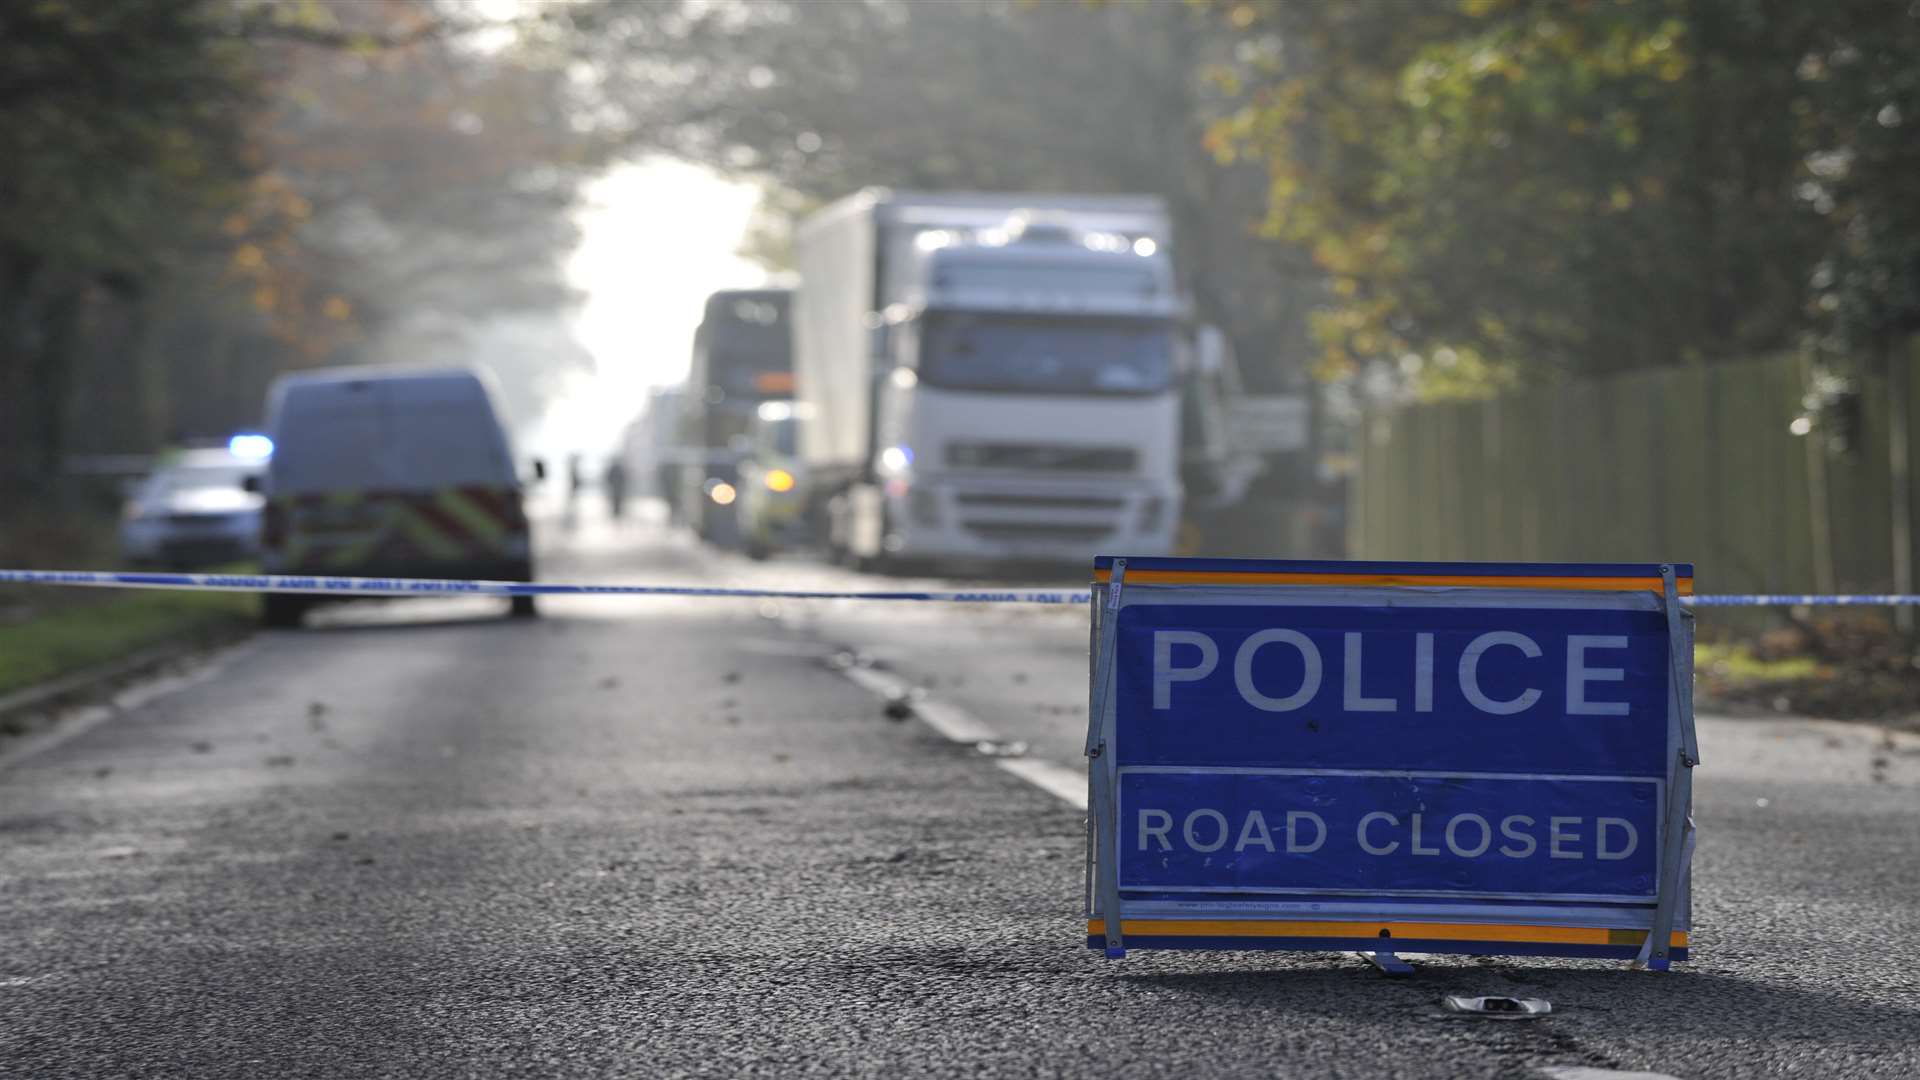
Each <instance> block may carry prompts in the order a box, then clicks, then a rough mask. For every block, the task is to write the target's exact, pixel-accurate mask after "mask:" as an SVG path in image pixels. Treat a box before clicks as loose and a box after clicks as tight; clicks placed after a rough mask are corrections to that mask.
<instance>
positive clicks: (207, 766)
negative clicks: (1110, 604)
mask: <svg viewBox="0 0 1920 1080" xmlns="http://www.w3.org/2000/svg"><path fill="white" fill-rule="evenodd" d="M555 544H556V548H557V550H556V551H555V552H554V553H553V554H552V556H551V557H550V558H549V561H548V565H547V568H546V571H547V573H548V575H549V576H552V577H556V578H557V577H565V578H569V579H599V580H625V581H643V582H668V581H679V582H695V581H697V582H700V583H704V584H714V583H724V584H755V583H759V584H769V585H785V586H814V585H826V584H834V585H850V584H871V583H870V582H866V581H865V580H864V579H858V578H855V577H854V576H853V575H851V574H849V573H846V572H843V571H839V570H833V569H829V568H824V567H819V566H815V565H812V564H808V563H804V562H776V563H772V564H766V565H756V564H752V563H748V562H746V561H745V560H742V559H739V558H737V557H734V556H727V555H716V554H713V553H711V552H706V551H703V550H700V549H698V548H695V547H693V546H692V545H691V544H690V543H688V542H687V541H686V540H684V539H682V538H676V537H673V536H670V535H667V534H665V533H663V532H662V531H660V530H658V529H648V528H643V527H630V528H628V529H626V530H624V531H614V530H612V529H610V528H607V527H605V526H594V527H591V528H587V529H584V530H583V531H582V532H580V533H577V534H574V535H573V536H572V537H570V538H564V539H563V538H558V537H557V538H556V540H555ZM894 584H895V585H897V584H898V583H894ZM545 611H546V617H545V618H543V619H541V620H539V621H537V622H533V623H522V622H511V621H508V620H505V619H502V618H500V617H499V611H498V606H497V603H496V602H490V601H484V600H466V599H454V600H419V601H410V602H404V603H391V604H366V605H363V606H358V607H347V608H341V609H338V610H337V611H334V612H330V613H328V614H327V615H326V616H324V617H323V618H322V619H321V620H319V622H320V625H316V626H314V627H312V628H310V629H308V630H304V631H297V632H275V633H271V634H265V635H262V636H260V637H258V638H256V639H254V640H253V641H251V642H249V643H248V644H245V645H242V646H240V647H239V648H238V649H236V650H233V651H231V652H229V653H227V654H224V655H223V656H221V657H219V658H218V659H217V660H216V661H215V662H214V663H212V664H210V665H208V666H206V667H204V668H202V669H200V670H199V672H198V673H197V674H196V675H195V676H192V677H189V678H186V679H182V680H177V681H176V682H175V683H174V684H170V685H163V686H160V687H157V688H154V689H152V690H150V691H147V692H144V693H141V694H137V695H134V696H133V697H130V698H129V699H128V700H127V701H126V702H125V706H126V707H124V708H122V709H120V710H118V711H115V712H112V713H105V712H102V713H96V714H94V715H91V716H82V717H80V718H78V719H77V721H76V722H74V723H71V724H68V725H66V726H65V727H64V728H62V729H60V730H59V731H58V732H57V733H56V737H55V738H54V739H52V740H47V741H43V742H41V743H37V744H34V745H29V746H24V747H20V746H16V747H14V748H12V749H7V748H4V747H0V754H4V755H6V756H5V757H0V1076H7V1077H35V1078H38V1077H64V1076H76V1077H79V1076H84V1077H107V1076H142V1077H145V1076H187V1077H221V1076H406V1077H435V1076H505V1075H528V1076H640V1077H650V1076H681V1075H687V1076H742V1075H761V1076H777V1077H787V1076H810V1075H817V1076H886V1077H895V1076H919V1075H940V1076H952V1075H983V1076H1096V1077H1134V1076H1169V1077H1206V1076H1300V1077H1330V1076H1367V1077H1372V1076H1392V1077H1447V1078H1456V1077H1495V1076H1515V1077H1519V1076H1542V1075H1552V1074H1551V1073H1549V1072H1547V1071H1546V1070H1551V1069H1578V1068H1583V1067H1584V1068H1589V1069H1601V1070H1625V1071H1646V1072H1653V1073H1659V1074H1666V1075H1670V1076H1675V1077H1682V1078H1706V1077H1757V1076H1847V1077H1852V1076H1874V1077H1912V1076H1916V1075H1920V975H1916V974H1915V969H1914V967H1913V961H1912V954H1913V948H1914V943H1915V942H1916V941H1920V750H1917V749H1916V747H1915V745H1914V744H1913V743H1912V742H1910V741H1905V740H1890V739H1888V738H1887V737H1885V736H1883V735H1882V734H1881V733H1880V732H1879V731H1877V730H1875V729H1871V728H1866V727H1858V726H1845V725H1836V724H1821V723H1814V722H1808V721H1793V720H1769V721H1739V720H1727V719H1715V718H1706V719H1704V720H1703V722H1702V748H1703V756H1704V757H1705V758H1706V759H1707V763H1706V765H1705V766H1703V767H1702V768H1701V769H1700V770H1699V773H1698V789H1697V818H1698V821H1699V824H1700V830H1701V842H1700V846H1699V851H1698V855H1697V857H1696V861H1695V881H1696V901H1695V925H1696V930H1695V934H1694V939H1693V948H1694V955H1695V956H1696V959H1695V960H1694V961H1692V962H1691V963H1688V964H1685V965H1682V966H1681V970H1680V971H1678V972H1676V973H1674V974H1670V975H1664V976H1663V975H1652V974H1647V973H1632V972H1628V971H1625V970H1623V965H1621V964H1618V963H1600V962H1577V961H1563V960H1515V961H1506V960H1473V959H1465V958H1445V957H1434V958H1430V959H1428V960H1427V961H1425V962H1424V963H1423V964H1422V966H1421V970H1420V971H1419V973H1418V974H1416V975H1415V976H1413V977H1412V978H1409V979H1404V980H1388V979H1385V978H1382V977H1379V976H1377V975H1375V974H1373V973H1372V972H1371V971H1370V969H1368V968H1366V967H1365V966H1364V965H1363V964H1361V963H1360V962H1359V961H1357V960H1354V959H1351V958H1348V957H1343V956H1340V955H1337V954H1278V953H1270V954H1222V953H1178V954H1174V953H1135V954H1134V955H1132V956H1130V957H1129V958H1128V959H1126V960H1124V961H1119V962H1110V961H1106V960H1103V959H1101V958H1099V957H1098V956H1097V955H1096V954H1093V953H1091V952H1089V951H1088V950H1087V949H1086V948H1085V947H1084V945H1083V943H1082V924H1081V922H1080V919H1081V902H1082V892H1081V890H1082V870H1083V866H1082V858H1083V854H1082V831H1081V830H1082V812H1081V811H1080V810H1079V809H1077V808H1076V807H1075V806H1074V805H1073V804H1072V800H1073V799H1074V798H1075V797H1076V794H1077V793H1076V792H1075V790H1074V786H1075V785H1074V782H1073V778H1074V777H1076V776H1081V775H1083V773H1082V763H1081V762H1080V760H1079V757H1078V754H1079V749H1080V746H1079V743H1080V739H1081V736H1082V732H1083V730H1084V722H1085V720H1084V717H1085V712H1084V700H1085V687H1086V655H1085V649H1086V629H1085V623H1084V613H1083V612H1081V611H1079V610H1053V611H1049V610H1043V609H1014V608H998V607H981V608H961V607H955V606H941V607H935V606H932V605H921V606H905V605H901V606H886V607H882V606H862V605H859V604H853V603H845V602H817V603H795V602H780V603H761V602H755V601H736V600H727V601H711V600H663V599H625V598H579V599H569V600H564V601H552V602H549V603H547V606H546V608H545ZM890 692H907V693H909V694H910V695H912V697H913V699H914V703H915V705H916V708H917V710H918V713H919V716H916V717H911V718H907V719H891V718H889V717H888V716H887V715H886V714H885V710H884V709H883V708H882V700H881V697H880V696H879V695H882V694H886V693H890ZM969 725H971V726H969ZM983 734H986V735H990V736H991V737H992V740H993V741H992V742H991V743H990V745H989V747H988V748H989V749H990V750H993V751H995V753H992V754H988V753H982V752H980V751H979V750H977V749H975V748H974V747H973V746H972V745H971V744H972V743H974V742H978V741H980V737H981V736H982V735H983ZM956 739H958V740H962V741H956ZM1023 746H1024V750H1025V753H1024V755H1020V756H1015V755H1019V754H1020V751H1021V749H1022V747H1023ZM1063 778H1064V779H1063ZM1082 793H1083V792H1082ZM1448 993H1466V994H1501V995H1509V996H1525V997H1542V998H1546V999H1548V1000H1549V1001H1551V1002H1552V1004H1553V1006H1554V1009H1555V1013H1554V1015H1553V1016H1552V1017H1550V1018H1547V1019H1544V1020H1539V1021H1529V1022H1491V1021H1479V1020H1470V1019H1448V1018H1445V1017H1444V1015H1443V1013H1442V1012H1441V1010H1440V1007H1439V1004H1440V1000H1441V998H1442V996H1443V995H1445V994H1448ZM1560 1075H1565V1076H1577V1075H1582V1074H1580V1073H1562V1074H1560ZM1588 1075H1600V1074H1588Z"/></svg>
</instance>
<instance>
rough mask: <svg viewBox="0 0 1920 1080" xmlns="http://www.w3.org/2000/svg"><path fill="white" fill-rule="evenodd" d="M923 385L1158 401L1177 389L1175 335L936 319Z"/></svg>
mask: <svg viewBox="0 0 1920 1080" xmlns="http://www.w3.org/2000/svg"><path fill="white" fill-rule="evenodd" d="M920 377H921V378H922V379H924V380H926V381H927V382H928V383H930V384H932V385H934V386H940V387H945V388H947V389H951V390H988V391H1000V392H1004V393H1036V394H1157V393H1161V392H1163V391H1165V390H1166V389H1167V387H1168V386H1169V385H1170V384H1171V383H1172V381H1173V330H1172V328H1171V327H1170V326H1168V325H1167V324H1166V323H1164V322H1160V321H1157V320H1154V321H1148V320H1125V321H1116V320H1112V319H1086V318H1057V317H1036V316H1013V315H957V314H940V315H931V316H929V317H928V318H927V322H926V327H925V330H924V331H923V333H922V338H921V347H920Z"/></svg>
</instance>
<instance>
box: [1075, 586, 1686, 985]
mask: <svg viewBox="0 0 1920 1080" xmlns="http://www.w3.org/2000/svg"><path fill="white" fill-rule="evenodd" d="M1096 577H1097V578H1100V579H1103V580H1104V581H1105V583H1106V585H1107V588H1106V589H1105V590H1104V591H1101V592H1100V593H1099V594H1098V596H1097V599H1096V608H1097V610H1096V620H1097V629H1098V631H1099V634H1098V647H1097V649H1096V655H1095V658H1094V660H1095V666H1096V670H1095V678H1094V698H1095V705H1096V710H1095V714H1094V716H1093V722H1092V724H1091V726H1090V730H1089V735H1088V750H1089V754H1090V755H1091V756H1092V758H1093V762H1092V782H1093V788H1094V795H1095V806H1094V811H1095V812H1094V815H1093V818H1092V821H1091V828H1092V830H1093V838H1094V839H1095V840H1096V841H1097V842H1098V843H1097V848H1096V850H1095V852H1094V859H1093V862H1094V865H1095V867H1096V870H1097V876H1098V882H1097V884H1098V886H1099V887H1098V888H1097V889H1090V893H1092V894H1093V895H1095V896H1096V897H1097V899H1098V901H1099V902H1098V903H1097V904H1096V905H1093V908H1094V910H1090V911H1089V920H1090V921H1089V944H1092V945H1095V946H1096V947H1103V948H1106V949H1107V950H1108V951H1109V953H1110V954H1117V953H1118V952H1119V950H1121V949H1124V948H1125V947H1126V946H1128V945H1133V946H1135V947H1142V946H1144V947H1196V946H1197V947H1209V948H1218V947H1253V948H1330V947H1331V948H1358V947H1366V948H1373V949H1381V948H1382V947H1381V945H1380V942H1379V940H1378V939H1380V938H1381V937H1383V936H1385V937H1390V938H1392V939H1393V947H1395V948H1399V949H1406V950H1419V951H1428V952H1433V951H1462V952H1488V953H1491V952H1520V953H1549V954H1561V955H1580V956H1626V957H1640V958H1643V959H1647V960H1649V962H1650V963H1652V964H1653V966H1664V962H1665V961H1666V960H1667V959H1668V958H1669V956H1672V957H1675V958H1684V955H1685V952H1684V943H1685V934H1684V923H1685V906H1686V905H1685V873H1686V867H1685V862H1686V860H1685V847H1686V845H1687V833H1686V829H1685V818H1686V807H1687V800H1688V799H1689V798H1690V786H1689V785H1688V784H1687V783H1686V775H1685V774H1686V770H1687V769H1688V768H1690V767H1691V764H1692V762H1693V759H1694V758H1695V757H1697V754H1695V753H1694V751H1693V749H1692V734H1691V709H1690V704H1689V700H1688V698H1689V686H1688V685H1687V684H1688V683H1689V682H1690V678H1691V656H1690V644H1689V642H1690V634H1688V633H1687V631H1686V629H1685V625H1686V624H1685V623H1684V622H1683V621H1682V612H1681V611H1680V609H1679V605H1678V597H1679V596H1680V595H1681V594H1684V593H1686V592H1688V591H1690V589H1691V577H1692V575H1691V568H1689V567H1686V566H1678V567H1659V566H1642V565H1600V566H1592V565H1578V566H1569V565H1557V564H1555V565H1540V564H1523V565H1504V566H1486V565H1480V564H1426V563H1419V564H1379V563H1292V562H1286V563H1275V562H1258V563H1249V562H1240V561H1221V560H1190V559H1134V560H1124V559H1103V560H1101V561H1100V562H1099V563H1098V564H1097V566H1096ZM1116 909H1117V910H1119V911H1120V912H1122V914H1123V918H1122V919H1120V920H1118V922H1119V923H1120V924H1121V925H1114V922H1112V921H1109V920H1108V919H1107V918H1106V917H1105V913H1106V912H1109V911H1113V910H1116ZM1675 926H1679V927H1681V930H1682V932H1681V933H1679V934H1674V933H1673V928H1674V927H1675ZM1662 930H1664V931H1665V932H1664V933H1661V932H1659V931H1662ZM1662 944H1664V945H1665V946H1666V947H1665V948H1659V947H1657V946H1659V945H1662Z"/></svg>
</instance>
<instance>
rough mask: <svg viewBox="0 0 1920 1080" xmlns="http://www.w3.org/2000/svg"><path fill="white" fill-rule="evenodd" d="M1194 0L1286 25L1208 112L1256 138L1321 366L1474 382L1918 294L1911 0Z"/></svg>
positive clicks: (1594, 363) (1273, 227)
mask: <svg viewBox="0 0 1920 1080" xmlns="http://www.w3.org/2000/svg"><path fill="white" fill-rule="evenodd" d="M1213 7H1214V12H1215V15H1216V17H1218V18H1221V19H1222V20H1223V21H1226V22H1230V23H1232V24H1234V25H1237V26H1238V27H1239V28H1240V29H1241V30H1242V32H1243V33H1246V34H1248V35H1249V36H1251V37H1266V38H1269V39H1273V40H1278V41H1280V42H1284V43H1285V46H1286V47H1285V49H1284V50H1283V51H1281V52H1280V53H1279V54H1278V55H1277V59H1276V61H1275V62H1274V63H1271V64H1269V65H1267V66H1265V67H1264V68H1262V69H1259V70H1254V71H1249V72H1248V73H1247V78H1248V82H1249V85H1250V94H1249V97H1248V98H1247V100H1246V102H1245V103H1244V105H1243V107H1242V108H1241V109H1239V110H1238V111H1237V112H1236V113H1235V114H1234V115H1233V116H1232V117H1230V118H1229V119H1227V120H1226V121H1223V122H1222V123H1221V124H1220V125H1218V126H1217V127H1216V130H1215V132H1214V138H1215V141H1216V144H1217V145H1218V146H1220V147H1222V148H1225V149H1230V150H1231V151H1235V152H1240V153H1251V154H1253V155H1255V156H1258V157H1259V158H1261V159H1262V160H1264V161H1265V162H1266V163H1267V166H1268V169H1269V176H1270V193H1269V213H1268V217H1267V223H1268V231H1269V232H1270V233H1271V234H1272V235H1274V236H1276V237H1279V238H1282V239H1285V240H1289V241H1292V242H1295V243H1299V244H1302V245H1305V246H1307V247H1308V248H1310V250H1311V251H1312V252H1313V256H1314V259H1315V261H1316V263H1317V264H1318V265H1319V267H1320V268H1321V269H1322V270H1323V271H1324V272H1325V273H1326V274H1327V275H1328V278H1329V281H1330V285H1331V291H1332V294H1333V297H1334V299H1333V300H1332V302H1331V303H1330V304H1329V306H1328V307H1327V308H1326V310H1324V311H1323V312H1321V313H1319V314H1318V315H1317V316H1316V320H1315V336H1316V339H1317V340H1318V342H1319V345H1320V349H1321V356H1320V365H1319V366H1320V370H1321V372H1322V374H1323V375H1327V376H1330V377H1342V376H1350V375H1352V374H1354V373H1355V372H1356V371H1357V370H1359V368H1360V367H1361V366H1362V365H1366V364H1369V363H1371V364H1382V363H1391V364H1393V365H1396V366H1398V367H1399V368H1401V369H1402V370H1406V371H1410V372H1417V373H1419V375H1420V377H1421V379H1422V381H1423V382H1425V384H1426V385H1427V387H1428V389H1429V390H1434V389H1441V390H1446V389H1452V390H1466V391H1472V390H1475V389H1479V390H1484V389H1485V388H1486V387H1488V386H1491V385H1500V384H1502V383H1504V382H1509V381H1513V380H1516V379H1540V378H1553V377H1558V376H1562V375H1566V374H1587V373H1599V372H1607V371H1616V370H1623V369H1629V368H1637V367H1648V366H1658V365H1665V364H1678V363H1691V362H1700V361H1707V360H1718V359H1732V358H1741V357H1750V356H1757V355H1762V354H1765V353H1768V352H1777V351H1779V350H1782V349H1789V348H1794V347H1798V346H1801V345H1803V344H1806V343H1807V342H1808V341H1809V340H1810V339H1812V338H1814V337H1816V336H1820V337H1822V338H1823V340H1825V341H1826V342H1827V343H1828V344H1831V345H1834V346H1836V347H1839V348H1846V347H1850V346H1853V345H1857V344H1858V341H1859V335H1860V331H1861V330H1864V329H1868V328H1870V327H1875V326H1889V325H1904V324H1905V323H1904V322H1903V320H1905V321H1911V319H1912V318H1913V313H1914V312H1915V311H1920V308H1916V307H1915V305H1914V303H1913V293H1912V283H1913V281H1914V276H1913V266H1914V263H1913V252H1914V248H1913V243H1914V239H1915V237H1916V236H1917V235H1920V233H1916V230H1915V229H1914V224H1915V220H1914V215H1913V212H1912V210H1911V200H1910V199H1906V198H1904V197H1903V196H1902V195H1901V194H1899V182H1898V181H1896V180H1895V179H1894V177H1895V176H1896V175H1899V174H1900V173H1902V172H1903V171H1904V170H1909V169H1911V168H1912V166H1913V164H1914V158H1913V150H1914V145H1913V140H1912V137H1911V135H1908V134H1906V132H1907V130H1909V129H1908V127H1907V126H1906V125H1905V119H1904V118H1905V117H1907V116H1909V115H1912V113H1911V109H1910V107H1909V106H1908V103H1910V102H1911V101H1912V94H1913V93H1914V80H1915V74H1916V72H1920V62H1916V61H1914V60H1913V59H1912V57H1913V56H1915V55H1916V53H1915V51H1914V48H1913V45H1914V43H1915V33H1916V14H1915V10H1914V9H1913V8H1912V7H1911V6H1910V5H1907V4H1904V3H1893V2H1891V0H1888V2H1882V0H1861V2H1858V3H1849V4H1839V5H1794V4H1778V3H1771V2H1768V0H1648V2H1643V3H1635V4H1608V3H1590V4H1587V3H1583V4H1537V3H1526V2H1520V0H1466V2H1464V3H1460V4H1453V5H1439V4H1434V5H1405V4H1400V3H1393V2H1391V0H1357V2H1352V3H1343V4H1325V5H1322V4H1304V3H1288V2H1284V0H1253V2H1245V3H1241V2H1233V3H1219V4H1215V5H1213ZM1914 104H1920V103H1914ZM1882 118H1884V119H1887V120H1892V121H1893V123H1891V124H1887V123H1883V122H1882ZM1856 162H1862V163H1864V162H1871V163H1872V164H1871V165H1868V166H1866V167H1864V168H1861V167H1858V166H1856V164H1855V163H1856ZM1863 223H1870V224H1865V225H1864V227H1863ZM1903 268H1904V269H1903ZM1849 316H1851V319H1852V321H1851V322H1849Z"/></svg>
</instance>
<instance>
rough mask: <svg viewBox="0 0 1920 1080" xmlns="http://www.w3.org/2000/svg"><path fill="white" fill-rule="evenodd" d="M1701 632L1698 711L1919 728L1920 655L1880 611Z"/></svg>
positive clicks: (1697, 662) (1696, 660)
mask: <svg viewBox="0 0 1920 1080" xmlns="http://www.w3.org/2000/svg"><path fill="white" fill-rule="evenodd" d="M1701 629H1702V633H1701V637H1700V640H1699V642H1698V643H1697V644H1696V646H1695V650H1694V672H1695V674H1696V675H1697V676H1698V678H1699V682H1698V684H1697V686H1696V690H1695V692H1696V698H1697V700H1698V703H1699V706H1700V707H1701V708H1702V709H1705V710H1710V711H1715V712H1729V713H1734V714H1736V715H1738V714H1747V715H1755V714H1768V713H1773V714H1782V713H1790V714H1797V715H1802V716H1816V717H1826V718H1831V719H1839V720H1869V721H1874V722H1878V723H1881V724H1885V725H1887V726H1889V727H1899V728H1906V729H1908V730H1920V653H1916V650H1915V646H1914V643H1913V642H1912V641H1910V640H1908V639H1907V638H1906V637H1905V636H1903V635H1901V634H1900V633H1898V632H1896V631H1895V630H1894V628H1893V626H1892V624H1891V622H1889V621H1888V620H1887V619H1886V618H1885V617H1884V616H1882V615H1880V614H1878V613H1874V614H1832V615H1822V616H1818V617H1804V616H1803V617H1799V618H1796V619H1794V620H1793V621H1792V622H1791V623H1790V624H1788V625H1778V626H1775V627H1773V628H1771V629H1767V630H1764V631H1760V632H1755V631H1751V630H1749V631H1747V632H1744V633H1743V632H1734V631H1732V630H1731V628H1720V629H1719V631H1718V632H1714V633H1709V632H1708V631H1707V626H1706V625H1705V623H1704V622H1703V624H1702V628H1701Z"/></svg>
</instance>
